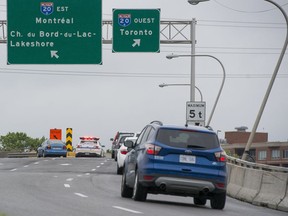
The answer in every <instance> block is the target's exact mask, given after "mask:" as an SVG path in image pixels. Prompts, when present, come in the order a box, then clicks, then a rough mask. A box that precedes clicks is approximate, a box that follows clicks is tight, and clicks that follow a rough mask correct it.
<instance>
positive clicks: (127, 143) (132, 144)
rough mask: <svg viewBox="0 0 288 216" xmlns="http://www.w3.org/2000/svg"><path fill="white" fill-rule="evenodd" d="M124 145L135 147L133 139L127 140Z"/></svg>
mask: <svg viewBox="0 0 288 216" xmlns="http://www.w3.org/2000/svg"><path fill="white" fill-rule="evenodd" d="M124 146H126V147H127V148H133V146H134V142H133V141H132V140H126V141H125V142H124Z"/></svg>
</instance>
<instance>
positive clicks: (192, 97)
mask: <svg viewBox="0 0 288 216" xmlns="http://www.w3.org/2000/svg"><path fill="white" fill-rule="evenodd" d="M196 23H197V21H196V19H195V18H193V19H192V23H191V33H190V34H191V56H190V57H191V77H190V79H191V80H190V84H191V86H190V101H191V102H194V101H195V76H196V75H195V74H196V73H195V67H196V65H195V46H196Z"/></svg>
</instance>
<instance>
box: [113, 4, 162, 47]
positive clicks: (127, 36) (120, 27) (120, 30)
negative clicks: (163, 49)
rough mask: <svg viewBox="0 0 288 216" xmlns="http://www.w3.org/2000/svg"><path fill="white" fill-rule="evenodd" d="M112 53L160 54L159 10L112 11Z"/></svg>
mask: <svg viewBox="0 0 288 216" xmlns="http://www.w3.org/2000/svg"><path fill="white" fill-rule="evenodd" d="M112 52H160V9H113V44H112Z"/></svg>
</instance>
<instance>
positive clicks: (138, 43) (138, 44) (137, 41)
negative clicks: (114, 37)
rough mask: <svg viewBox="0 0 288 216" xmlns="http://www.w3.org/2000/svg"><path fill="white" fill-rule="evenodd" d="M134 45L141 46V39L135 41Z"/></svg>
mask: <svg viewBox="0 0 288 216" xmlns="http://www.w3.org/2000/svg"><path fill="white" fill-rule="evenodd" d="M133 41H134V43H133V44H132V46H133V47H135V46H140V42H141V39H133Z"/></svg>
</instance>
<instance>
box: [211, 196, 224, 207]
mask: <svg viewBox="0 0 288 216" xmlns="http://www.w3.org/2000/svg"><path fill="white" fill-rule="evenodd" d="M225 203H226V192H224V193H218V194H214V196H213V198H211V200H210V204H211V208H213V209H223V208H224V207H225Z"/></svg>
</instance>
